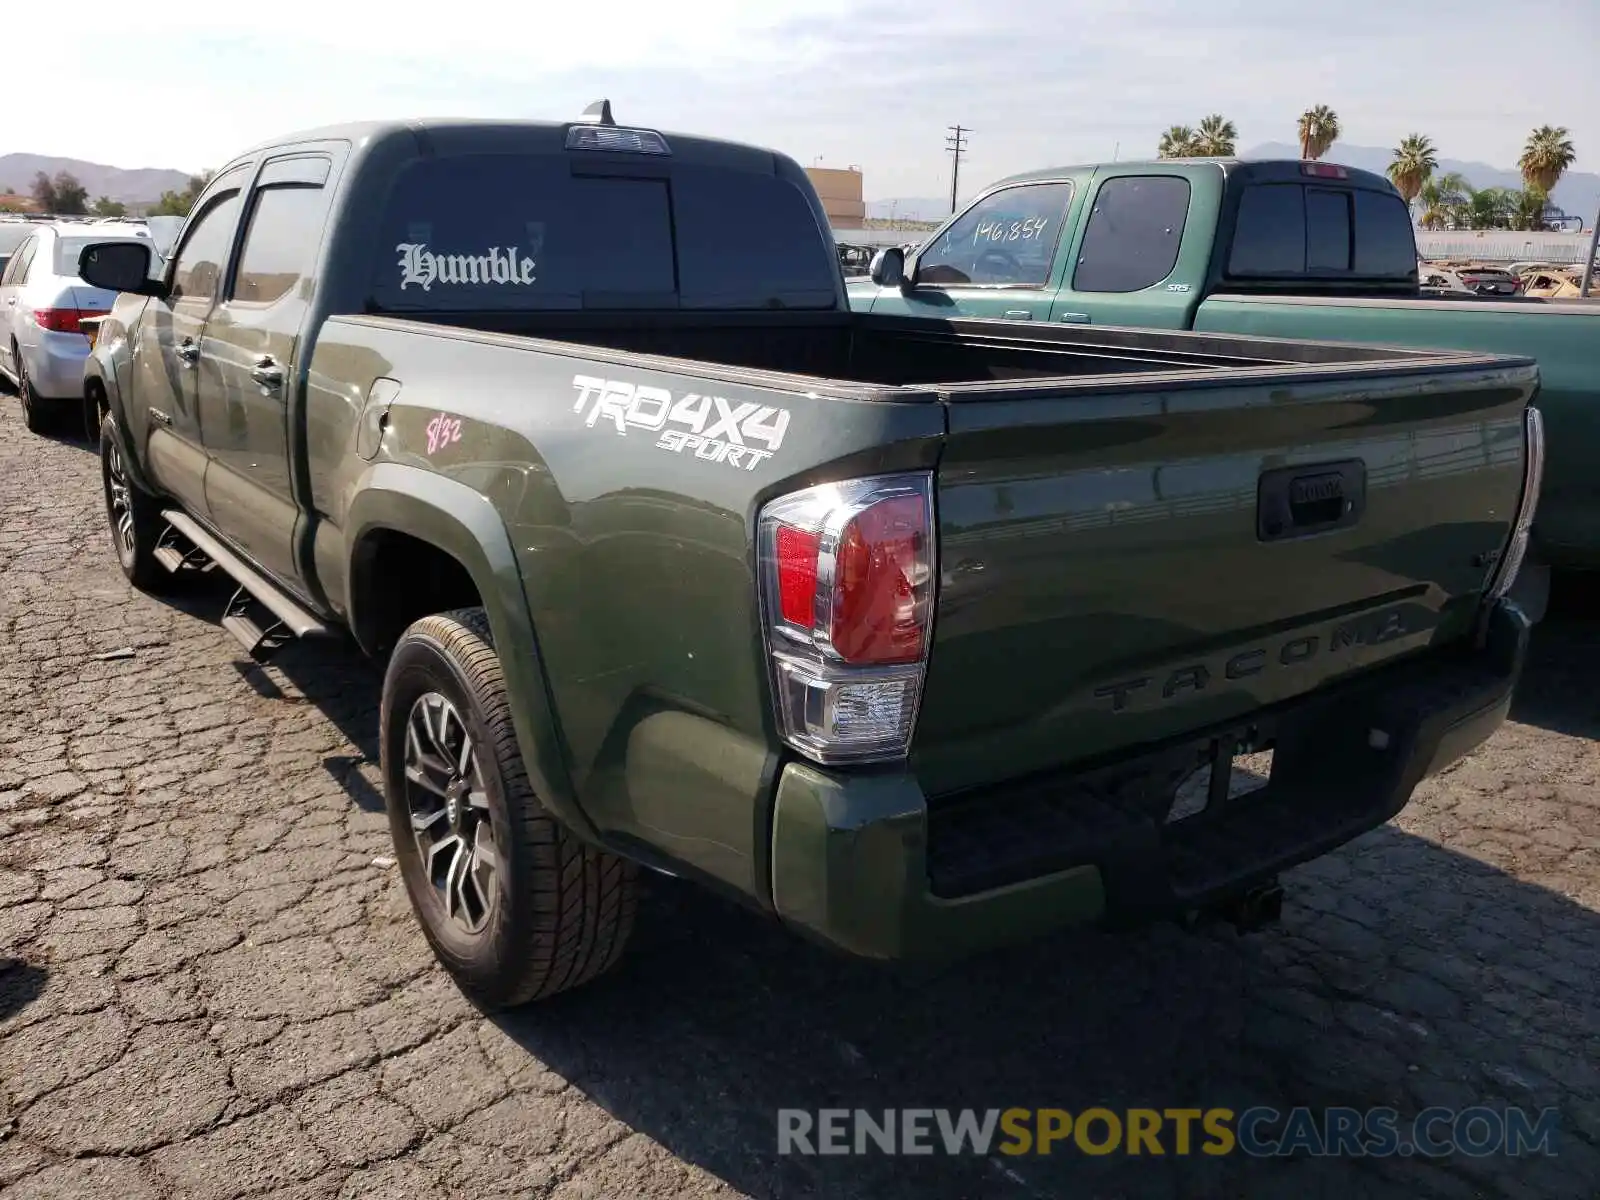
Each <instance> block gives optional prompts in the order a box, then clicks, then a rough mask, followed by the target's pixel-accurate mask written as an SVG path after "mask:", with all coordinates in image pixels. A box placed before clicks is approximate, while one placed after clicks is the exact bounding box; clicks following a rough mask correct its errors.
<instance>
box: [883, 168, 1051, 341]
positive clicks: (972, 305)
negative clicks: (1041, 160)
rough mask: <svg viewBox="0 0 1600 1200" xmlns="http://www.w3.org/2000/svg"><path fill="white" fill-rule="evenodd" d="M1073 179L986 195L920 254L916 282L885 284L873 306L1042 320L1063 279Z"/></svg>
mask: <svg viewBox="0 0 1600 1200" xmlns="http://www.w3.org/2000/svg"><path fill="white" fill-rule="evenodd" d="M1075 190H1076V189H1075V188H1074V186H1073V182H1072V181H1071V180H1070V179H1066V178H1062V179H1051V180H1037V181H1029V182H1027V183H1019V184H1012V185H1010V186H1006V187H1001V188H997V189H996V190H994V191H992V192H989V193H988V194H987V195H985V196H982V197H980V198H979V199H978V200H977V201H976V202H975V203H974V204H973V205H972V207H971V208H969V209H967V211H966V212H964V213H962V214H961V216H959V217H957V218H956V219H955V220H954V221H952V222H951V223H950V224H949V225H947V226H945V228H944V229H943V230H942V231H940V232H939V233H938V234H936V235H935V236H934V238H933V240H932V241H931V242H930V243H929V244H928V246H927V247H926V248H925V249H924V250H923V251H922V252H921V253H920V254H919V255H917V258H916V263H915V267H916V286H915V287H913V288H911V289H910V290H908V291H902V290H901V289H899V288H885V289H883V290H882V291H881V292H880V293H879V294H878V297H877V298H876V300H875V301H874V302H873V305H872V311H873V312H875V313H889V314H891V315H907V316H914V317H941V318H950V317H989V318H993V319H998V320H1013V321H1029V320H1039V321H1042V320H1044V319H1045V318H1046V317H1048V316H1049V314H1050V302H1051V298H1052V297H1053V295H1054V294H1055V289H1056V286H1057V282H1058V278H1059V270H1058V264H1057V261H1056V259H1057V255H1056V247H1057V246H1058V245H1059V244H1060V243H1061V240H1062V231H1063V229H1065V228H1067V227H1068V226H1069V225H1070V223H1071V214H1072V210H1073V198H1074V193H1075Z"/></svg>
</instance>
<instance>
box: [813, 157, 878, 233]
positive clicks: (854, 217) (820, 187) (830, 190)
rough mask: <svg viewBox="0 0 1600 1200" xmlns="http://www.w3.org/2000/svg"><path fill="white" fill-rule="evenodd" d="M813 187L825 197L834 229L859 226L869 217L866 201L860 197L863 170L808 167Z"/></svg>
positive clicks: (824, 206) (824, 207) (825, 207)
mask: <svg viewBox="0 0 1600 1200" xmlns="http://www.w3.org/2000/svg"><path fill="white" fill-rule="evenodd" d="M806 174H807V175H809V176H810V177H811V186H812V187H814V188H816V189H817V195H818V196H820V197H821V198H822V207H823V210H824V211H825V212H827V214H828V222H829V223H830V224H831V225H832V226H833V227H834V228H835V229H859V228H861V224H862V222H863V221H865V220H866V219H867V206H866V202H865V201H863V200H862V198H861V169H860V168H859V167H849V168H845V169H843V170H841V169H840V168H838V167H807V168H806Z"/></svg>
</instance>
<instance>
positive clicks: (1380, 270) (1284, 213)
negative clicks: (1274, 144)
mask: <svg viewBox="0 0 1600 1200" xmlns="http://www.w3.org/2000/svg"><path fill="white" fill-rule="evenodd" d="M1416 269H1417V243H1416V237H1415V234H1414V233H1413V231H1412V228H1411V214H1410V213H1409V212H1407V211H1406V206H1405V202H1404V201H1403V200H1401V199H1400V197H1399V196H1396V195H1393V194H1392V193H1388V192H1378V191H1372V190H1370V189H1366V188H1334V187H1325V186H1317V185H1314V184H1301V183H1253V184H1249V185H1247V186H1246V187H1245V189H1244V191H1243V192H1242V193H1241V195H1240V197H1239V211H1238V215H1237V217H1236V218H1235V220H1234V229H1233V247H1232V250H1231V251H1230V253H1229V256H1228V274H1229V275H1231V276H1233V277H1235V278H1263V277H1265V278H1271V277H1274V276H1278V277H1282V276H1323V277H1331V278H1340V277H1344V278H1362V279H1380V280H1402V279H1407V278H1409V277H1411V276H1412V275H1414V274H1415V273H1416Z"/></svg>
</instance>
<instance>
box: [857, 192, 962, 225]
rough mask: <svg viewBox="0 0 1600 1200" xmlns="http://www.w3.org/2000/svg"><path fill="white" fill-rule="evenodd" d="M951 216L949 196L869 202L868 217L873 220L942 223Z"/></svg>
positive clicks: (903, 197)
mask: <svg viewBox="0 0 1600 1200" xmlns="http://www.w3.org/2000/svg"><path fill="white" fill-rule="evenodd" d="M949 215H950V197H949V196H945V197H943V198H939V197H933V198H929V197H927V196H901V197H891V198H890V199H888V200H869V201H867V216H869V217H871V218H872V219H873V220H880V221H888V220H891V219H899V220H901V221H942V220H944V219H945V218H946V217H948V216H949Z"/></svg>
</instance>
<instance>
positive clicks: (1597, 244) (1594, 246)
mask: <svg viewBox="0 0 1600 1200" xmlns="http://www.w3.org/2000/svg"><path fill="white" fill-rule="evenodd" d="M1596 254H1600V213H1596V214H1595V216H1594V232H1593V233H1591V234H1590V235H1589V257H1588V258H1586V259H1584V260H1583V283H1582V285H1580V286H1579V288H1578V295H1580V296H1583V297H1585V298H1587V297H1588V295H1589V284H1590V282H1591V281H1592V280H1593V279H1594V256H1595V255H1596Z"/></svg>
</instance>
